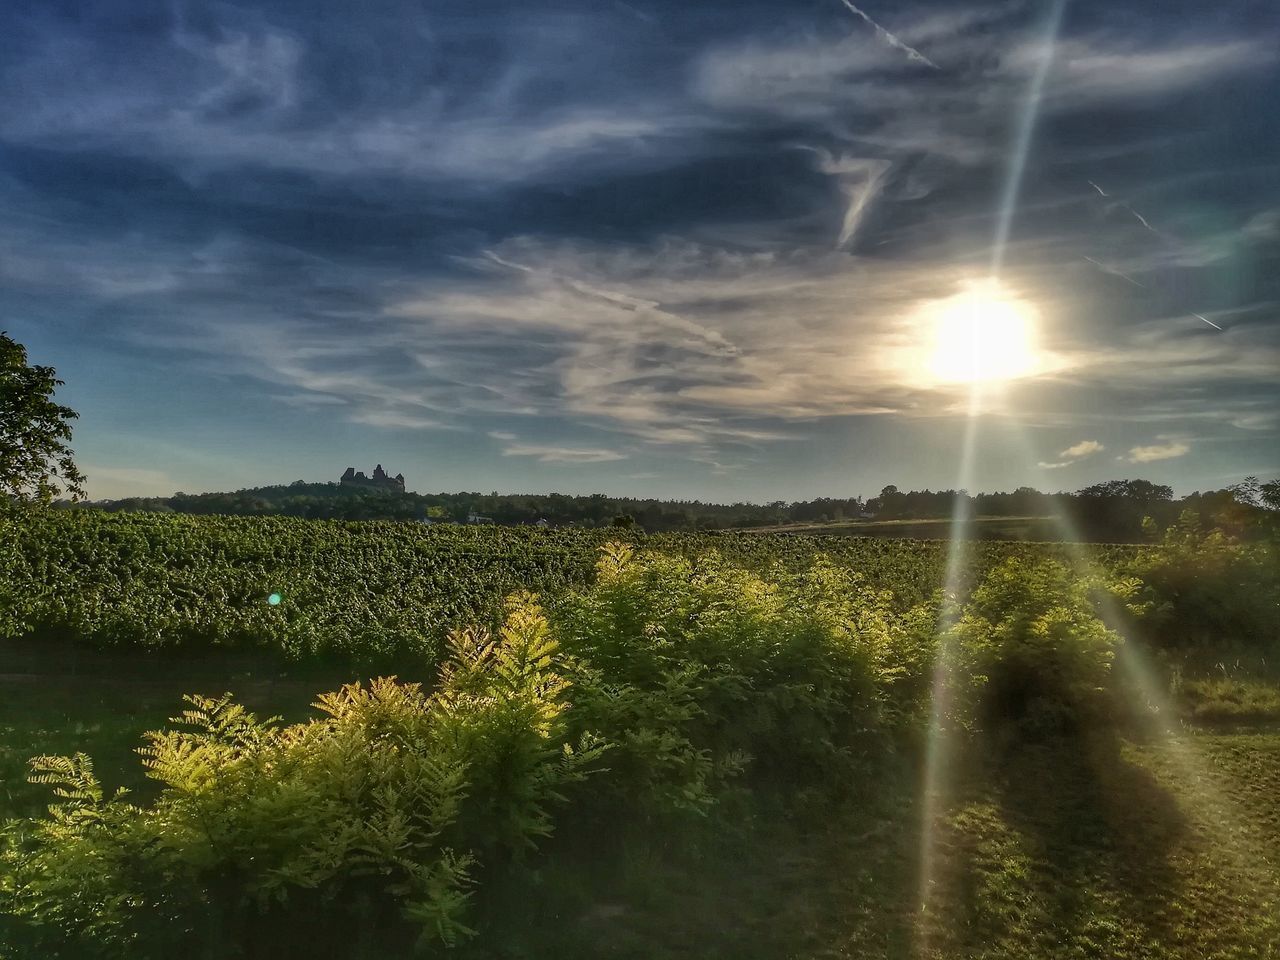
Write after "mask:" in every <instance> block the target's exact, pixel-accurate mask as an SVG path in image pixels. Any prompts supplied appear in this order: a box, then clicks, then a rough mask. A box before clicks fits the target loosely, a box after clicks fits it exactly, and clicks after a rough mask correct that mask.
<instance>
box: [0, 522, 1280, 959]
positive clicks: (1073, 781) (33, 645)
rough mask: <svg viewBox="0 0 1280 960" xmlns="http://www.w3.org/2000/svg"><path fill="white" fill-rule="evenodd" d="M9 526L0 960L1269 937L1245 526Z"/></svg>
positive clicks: (848, 950)
mask: <svg viewBox="0 0 1280 960" xmlns="http://www.w3.org/2000/svg"><path fill="white" fill-rule="evenodd" d="M0 523H3V525H4V529H3V531H2V532H3V537H2V538H0V551H3V554H4V555H3V558H2V559H3V566H2V567H0V635H2V636H3V638H4V640H3V644H4V645H3V647H2V648H0V651H2V652H3V654H4V656H5V657H6V664H5V667H4V669H3V670H0V673H2V674H3V676H0V691H2V692H3V696H0V819H8V821H9V825H8V826H7V827H6V828H5V833H4V839H3V841H2V843H0V944H2V945H3V946H0V957H4V958H6V960H17V958H22V960H27V958H32V957H44V956H62V957H123V956H129V957H169V956H175V955H181V954H184V953H185V954H190V955H194V956H210V957H213V956H217V957H224V956H226V957H236V956H243V957H256V956H272V957H295V956H296V957H314V956H335V957H344V958H345V957H352V958H356V957H374V956H379V957H381V956H406V957H407V956H456V957H463V958H477V960H478V958H497V957H521V956H529V957H533V956H552V955H554V956H561V957H570V958H573V957H582V958H584V960H585V958H587V957H599V956H617V957H634V958H640V957H665V958H673V960H674V958H681V960H685V958H687V960H694V958H711V957H723V956H734V957H747V958H758V960H766V958H782V957H797V958H812V960H818V958H828V957H859V958H861V957H886V958H888V957H895V958H896V957H913V958H914V957H925V958H938V960H944V958H952V957H955V958H961V957H963V958H970V957H972V958H979V957H981V958H1014V957H1026V956H1037V957H1041V956H1043V957H1062V958H1075V957H1090V956H1105V957H1119V958H1130V957H1132V958H1138V957H1143V958H1148V957H1149V958H1156V957H1180V958H1182V957H1185V958H1192V957H1195V958H1201V957H1220V958H1228V957H1230V958H1235V957H1242V958H1243V957H1265V956H1271V955H1274V954H1275V953H1276V952H1277V951H1280V922H1278V921H1277V917H1280V801H1278V800H1277V796H1278V794H1277V787H1278V786H1280V693H1278V692H1277V691H1278V690H1280V687H1278V686H1277V684H1276V681H1275V676H1274V674H1273V673H1271V672H1270V670H1269V668H1268V667H1267V666H1266V665H1267V664H1269V663H1273V662H1274V660H1275V653H1276V651H1277V647H1278V646H1280V644H1278V643H1277V641H1278V640H1280V630H1278V628H1280V615H1278V611H1280V607H1278V606H1277V604H1278V603H1280V582H1278V578H1277V576H1276V569H1277V568H1276V565H1275V555H1274V545H1273V544H1272V543H1270V542H1268V541H1259V542H1255V543H1251V544H1238V543H1233V542H1231V541H1229V540H1227V539H1226V538H1224V537H1223V536H1222V535H1221V534H1215V533H1210V534H1204V533H1202V532H1200V531H1198V530H1197V529H1196V528H1195V527H1194V525H1192V524H1190V523H1188V524H1187V525H1185V526H1182V527H1174V528H1170V529H1169V530H1168V531H1166V532H1165V534H1164V537H1163V539H1162V540H1161V541H1160V542H1158V543H1154V544H1151V545H1148V546H1144V547H1138V546H1114V547H1097V546H1091V547H1089V548H1088V553H1087V554H1086V553H1085V552H1084V550H1085V548H1083V547H1079V546H1076V545H1072V544H1044V543H989V542H973V543H968V544H964V545H962V547H961V548H960V549H959V551H958V552H957V553H956V554H955V555H954V556H949V553H948V544H946V543H945V542H940V541H912V540H887V539H878V538H854V537H820V538H819V537H804V536H796V535H790V534H787V535H769V534H745V533H744V534H732V535H729V534H684V535H674V534H668V535H660V536H649V537H646V536H643V535H634V534H629V533H628V534H624V535H623V536H624V538H625V542H623V541H620V540H619V539H618V538H619V533H618V532H616V531H588V530H579V531H574V530H567V531H538V530H532V529H517V528H463V527H449V526H433V527H425V526H422V525H418V524H395V523H380V522H369V523H344V522H332V521H307V520H294V519H285V518H216V517H202V518H195V517H183V516H151V515H130V514H100V513H91V512H79V511H30V512H27V513H22V514H17V513H15V514H10V515H8V516H6V517H5V518H4V519H3V520H0ZM949 560H950V561H952V563H953V566H954V569H955V571H956V576H955V577H954V578H953V580H952V581H951V582H949V583H948V582H947V571H948V565H949ZM388 673H395V674H396V675H397V677H398V678H399V680H371V679H370V678H373V677H377V676H379V675H385V674H388ZM352 681H358V683H352ZM325 690H328V691H330V692H329V693H322V692H321V691H325ZM228 693H230V694H231V696H230V697H227V696H225V694H228ZM184 696H186V697H187V699H186V700H184V699H183V698H184ZM273 718H274V719H273ZM147 731H152V732H151V733H147ZM37 755H40V756H39V759H37V760H36V761H35V764H34V766H32V765H31V764H30V763H29V760H30V759H31V758H32V757H33V756H37ZM33 781H34V782H33ZM118 788H126V789H127V790H128V791H129V792H128V793H126V794H123V795H119V796H116V795H115V791H116V790H117V789H118ZM50 804H52V805H53V806H52V807H50ZM317 918H322V919H317Z"/></svg>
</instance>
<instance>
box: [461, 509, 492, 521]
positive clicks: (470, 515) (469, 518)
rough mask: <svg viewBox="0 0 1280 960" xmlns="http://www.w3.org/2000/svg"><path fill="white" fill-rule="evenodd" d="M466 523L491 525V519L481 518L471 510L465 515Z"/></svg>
mask: <svg viewBox="0 0 1280 960" xmlns="http://www.w3.org/2000/svg"><path fill="white" fill-rule="evenodd" d="M467 523H493V517H482V516H480V514H478V513H476V512H475V511H474V510H472V511H471V512H470V513H468V514H467Z"/></svg>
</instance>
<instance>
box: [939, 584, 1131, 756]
mask: <svg viewBox="0 0 1280 960" xmlns="http://www.w3.org/2000/svg"><path fill="white" fill-rule="evenodd" d="M1137 589H1138V584H1137V583H1136V582H1135V581H1131V580H1128V581H1119V582H1114V583H1108V582H1105V581H1103V580H1101V579H1100V578H1098V577H1094V576H1080V575H1078V574H1076V573H1075V572H1074V571H1072V570H1071V569H1070V568H1069V567H1067V566H1066V565H1065V564H1063V563H1060V562H1057V561H1052V560H1041V561H1038V562H1028V561H1023V560H1017V559H1010V560H1007V561H1005V562H1004V563H1002V564H1001V565H1000V566H998V567H996V568H995V569H994V570H992V571H991V572H990V573H988V574H987V576H986V577H985V578H984V579H983V580H982V582H981V583H980V584H979V585H978V587H977V588H976V589H975V590H974V591H973V594H972V595H971V597H970V598H969V601H968V603H967V604H966V606H965V608H964V610H963V613H962V614H961V616H960V618H959V619H958V620H957V622H956V623H955V624H954V625H953V626H952V627H951V628H950V629H949V630H948V631H947V633H946V636H945V637H944V640H943V643H944V651H945V652H944V656H946V657H947V659H948V683H949V685H950V691H951V694H952V700H951V705H952V711H953V712H952V719H953V720H954V721H955V722H957V723H958V724H959V725H961V726H964V727H968V728H970V729H974V728H993V727H998V726H1001V725H1004V724H1007V723H1012V724H1014V725H1015V727H1016V728H1017V729H1019V730H1020V731H1021V732H1022V733H1026V734H1031V735H1036V734H1040V733H1047V732H1060V731H1063V730H1067V729H1072V728H1075V727H1078V726H1081V725H1089V724H1092V723H1095V722H1097V721H1098V720H1100V719H1102V718H1103V717H1104V716H1105V715H1106V714H1107V713H1108V708H1109V698H1108V687H1109V682H1110V675H1111V666H1112V663H1113V661H1114V659H1115V656H1116V651H1117V649H1118V647H1119V645H1120V642H1121V638H1120V636H1119V635H1118V634H1117V633H1116V632H1115V631H1114V630H1112V629H1111V628H1110V627H1108V625H1107V624H1106V622H1104V616H1106V615H1108V614H1109V611H1108V610H1107V609H1106V608H1107V607H1108V606H1110V607H1112V609H1118V608H1119V607H1120V606H1121V605H1123V604H1127V603H1128V602H1129V601H1130V600H1131V599H1132V598H1133V596H1134V594H1135V593H1136V591H1137Z"/></svg>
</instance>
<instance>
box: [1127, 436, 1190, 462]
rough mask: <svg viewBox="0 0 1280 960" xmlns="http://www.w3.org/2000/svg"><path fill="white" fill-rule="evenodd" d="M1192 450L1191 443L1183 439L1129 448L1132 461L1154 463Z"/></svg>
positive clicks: (1130, 460)
mask: <svg viewBox="0 0 1280 960" xmlns="http://www.w3.org/2000/svg"><path fill="white" fill-rule="evenodd" d="M1190 452H1191V445H1190V444H1187V443H1183V442H1182V441H1181V440H1174V441H1170V442H1169V443H1156V444H1152V445H1150V446H1146V447H1133V448H1131V449H1130V450H1129V462H1130V463H1154V462H1155V461H1157V460H1172V459H1173V458H1175V457H1181V456H1184V455H1185V454H1188V453H1190Z"/></svg>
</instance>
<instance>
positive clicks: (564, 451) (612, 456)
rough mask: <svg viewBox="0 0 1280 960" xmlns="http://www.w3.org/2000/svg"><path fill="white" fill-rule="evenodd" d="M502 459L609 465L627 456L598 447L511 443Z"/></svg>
mask: <svg viewBox="0 0 1280 960" xmlns="http://www.w3.org/2000/svg"><path fill="white" fill-rule="evenodd" d="M502 455H503V456H504V457H533V458H534V459H536V460H537V461H538V462H539V463H609V462H611V461H614V460H625V459H627V455H626V454H625V453H619V452H618V451H617V450H606V449H603V448H600V447H560V446H555V445H553V444H541V443H512V444H510V445H509V446H507V447H504V448H503V450H502Z"/></svg>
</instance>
